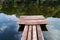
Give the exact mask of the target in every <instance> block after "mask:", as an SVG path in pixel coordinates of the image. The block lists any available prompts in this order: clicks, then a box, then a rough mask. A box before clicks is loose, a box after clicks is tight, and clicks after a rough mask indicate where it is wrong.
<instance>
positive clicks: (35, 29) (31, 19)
mask: <svg viewBox="0 0 60 40" xmlns="http://www.w3.org/2000/svg"><path fill="white" fill-rule="evenodd" d="M19 24H20V25H25V27H24V31H23V34H22V38H21V40H44V37H43V33H42V27H43V26H42V27H41V25H45V24H47V21H46V20H45V17H44V16H42V15H40V16H20V20H19Z"/></svg>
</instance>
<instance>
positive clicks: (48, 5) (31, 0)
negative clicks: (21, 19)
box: [0, 0, 60, 17]
mask: <svg viewBox="0 0 60 40" xmlns="http://www.w3.org/2000/svg"><path fill="white" fill-rule="evenodd" d="M1 12H3V13H6V14H9V15H11V14H16V15H17V16H20V15H44V16H45V17H60V0H55V1H54V0H52V1H51V0H50V1H48V0H20V1H19V0H18V1H17V0H4V1H2V0H0V13H1Z"/></svg>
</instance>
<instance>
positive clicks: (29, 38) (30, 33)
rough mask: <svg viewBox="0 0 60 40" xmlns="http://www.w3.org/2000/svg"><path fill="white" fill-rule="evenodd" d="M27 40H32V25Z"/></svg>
mask: <svg viewBox="0 0 60 40" xmlns="http://www.w3.org/2000/svg"><path fill="white" fill-rule="evenodd" d="M27 40H32V25H29V32H28V38H27Z"/></svg>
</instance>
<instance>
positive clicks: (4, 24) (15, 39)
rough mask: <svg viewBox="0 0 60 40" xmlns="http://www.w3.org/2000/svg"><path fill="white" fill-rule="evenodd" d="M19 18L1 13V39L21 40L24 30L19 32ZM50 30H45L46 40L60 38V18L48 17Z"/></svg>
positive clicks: (57, 39)
mask: <svg viewBox="0 0 60 40" xmlns="http://www.w3.org/2000/svg"><path fill="white" fill-rule="evenodd" d="M18 20H19V18H17V17H16V15H6V14H4V13H0V40H19V39H20V37H21V35H22V32H18V29H19V25H18V23H17V22H18ZM46 20H47V21H48V24H47V25H46V27H47V29H48V31H43V35H44V38H45V40H60V18H52V17H49V18H46Z"/></svg>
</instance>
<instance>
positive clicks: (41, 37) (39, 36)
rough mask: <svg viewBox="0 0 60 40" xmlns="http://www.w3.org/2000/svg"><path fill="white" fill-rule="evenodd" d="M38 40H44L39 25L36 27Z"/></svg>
mask: <svg viewBox="0 0 60 40" xmlns="http://www.w3.org/2000/svg"><path fill="white" fill-rule="evenodd" d="M37 33H38V40H44V37H43V33H42V30H41V27H40V25H37Z"/></svg>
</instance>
